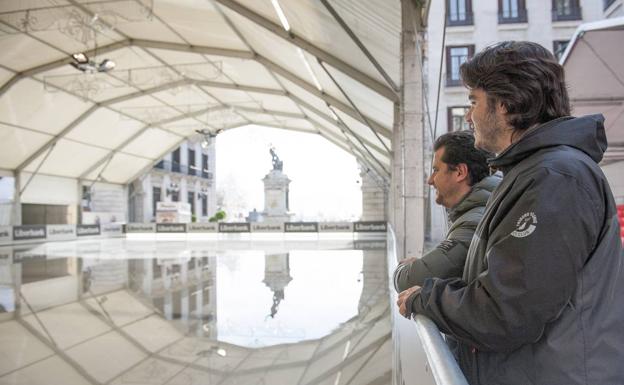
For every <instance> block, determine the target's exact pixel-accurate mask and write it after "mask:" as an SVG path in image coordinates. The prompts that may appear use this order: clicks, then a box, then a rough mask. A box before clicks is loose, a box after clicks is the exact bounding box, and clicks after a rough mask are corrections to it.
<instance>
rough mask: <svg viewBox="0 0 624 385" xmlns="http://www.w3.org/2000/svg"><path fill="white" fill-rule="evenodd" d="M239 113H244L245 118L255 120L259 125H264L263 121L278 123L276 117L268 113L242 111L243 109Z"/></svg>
mask: <svg viewBox="0 0 624 385" xmlns="http://www.w3.org/2000/svg"><path fill="white" fill-rule="evenodd" d="M239 113H240V114H241V115H243V116H244V117H245V118H247V119H248V120H249V121H250V122H253V123H254V124H257V125H262V123H268V124H276V119H275V117H274V116H273V115H270V114H268V113H257V112H250V111H242V110H240V111H239Z"/></svg>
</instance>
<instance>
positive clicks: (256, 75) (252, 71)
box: [209, 55, 280, 89]
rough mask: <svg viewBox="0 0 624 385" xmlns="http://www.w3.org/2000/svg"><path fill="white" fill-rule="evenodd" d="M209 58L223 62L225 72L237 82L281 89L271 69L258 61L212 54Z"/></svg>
mask: <svg viewBox="0 0 624 385" xmlns="http://www.w3.org/2000/svg"><path fill="white" fill-rule="evenodd" d="M209 58H210V59H211V60H215V61H217V62H219V63H221V66H222V70H223V73H224V74H225V75H227V76H228V77H229V78H230V79H231V80H233V81H234V83H236V84H243V85H246V86H254V87H265V88H272V89H280V86H279V84H277V83H276V82H275V80H273V77H272V76H271V74H270V73H269V71H268V70H267V69H266V68H265V67H264V66H263V65H262V64H260V63H258V62H256V61H253V60H248V59H239V58H233V57H222V56H212V55H211V56H209ZM219 81H221V79H219Z"/></svg>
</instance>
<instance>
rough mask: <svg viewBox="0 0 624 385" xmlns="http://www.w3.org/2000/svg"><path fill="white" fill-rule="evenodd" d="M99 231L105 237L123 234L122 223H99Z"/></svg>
mask: <svg viewBox="0 0 624 385" xmlns="http://www.w3.org/2000/svg"><path fill="white" fill-rule="evenodd" d="M100 233H101V234H102V235H103V236H105V237H119V236H122V235H123V225H121V224H119V223H108V224H105V225H100Z"/></svg>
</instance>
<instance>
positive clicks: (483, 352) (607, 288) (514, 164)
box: [397, 41, 624, 385]
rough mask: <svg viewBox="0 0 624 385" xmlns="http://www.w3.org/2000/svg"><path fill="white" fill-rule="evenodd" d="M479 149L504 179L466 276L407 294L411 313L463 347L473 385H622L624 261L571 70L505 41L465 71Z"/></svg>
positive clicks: (594, 132)
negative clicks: (571, 87)
mask: <svg viewBox="0 0 624 385" xmlns="http://www.w3.org/2000/svg"><path fill="white" fill-rule="evenodd" d="M460 73H461V77H462V80H463V82H464V84H465V86H466V87H467V88H468V89H469V91H470V96H469V99H470V102H471V107H470V110H469V111H468V113H467V116H466V117H467V120H468V121H469V123H471V124H472V125H473V126H474V130H475V138H476V141H475V143H476V146H477V147H480V148H482V149H485V150H488V151H490V152H493V153H495V154H496V156H495V157H494V158H492V159H490V160H489V165H490V166H491V167H493V168H495V169H497V170H499V171H501V172H502V173H503V174H504V176H503V180H502V182H501V184H500V185H499V186H498V188H497V189H496V190H495V191H494V192H493V194H492V196H491V197H490V200H489V201H488V203H487V205H486V208H485V213H484V215H483V219H482V221H481V222H480V224H479V226H478V227H477V229H476V232H475V236H474V238H473V240H472V243H471V245H470V249H469V251H468V256H467V259H466V265H465V267H464V272H463V276H462V277H461V278H451V279H438V278H433V279H427V280H425V281H424V283H423V284H422V285H421V287H414V288H410V289H408V290H405V291H403V292H402V293H401V294H400V295H399V300H398V301H397V305H398V306H399V311H400V312H401V314H403V315H405V316H410V315H411V314H423V315H425V316H428V317H430V318H431V319H432V320H433V321H434V322H435V323H436V324H437V325H438V327H439V328H440V330H442V331H443V332H444V333H447V334H450V335H451V336H453V337H454V339H455V340H457V341H458V345H459V346H458V351H457V353H458V360H459V364H460V367H461V368H462V370H463V371H464V373H465V375H466V377H467V379H468V381H469V382H470V384H472V385H476V384H481V385H486V384H506V385H514V384H517V385H527V384H548V385H576V384H579V385H580V384H583V385H597V384H624V365H622V362H624V306H622V298H624V264H623V263H622V259H623V257H622V253H621V247H622V245H621V240H620V237H619V225H618V220H617V212H616V206H615V202H614V199H613V194H612V193H611V189H610V187H609V184H608V182H607V180H606V178H605V176H604V174H603V173H602V170H601V169H600V167H599V166H598V163H599V162H600V161H601V159H602V157H603V154H604V152H605V151H606V148H607V142H606V136H605V130H604V125H603V122H604V118H603V116H602V115H591V116H583V117H577V118H575V117H572V116H570V106H569V99H568V94H567V90H566V85H565V80H564V72H563V68H562V67H561V65H559V64H558V63H557V60H556V59H555V57H554V56H553V55H552V54H551V53H550V52H549V51H548V50H546V49H545V48H544V47H542V46H540V45H539V44H536V43H531V42H515V41H509V42H503V43H499V44H496V45H494V46H491V47H488V48H486V49H484V50H483V51H481V52H479V53H478V54H477V55H475V56H474V57H473V58H472V59H470V60H468V61H467V62H466V63H464V64H463V65H462V66H461V68H460Z"/></svg>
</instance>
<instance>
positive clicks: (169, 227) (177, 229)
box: [156, 223, 186, 233]
mask: <svg viewBox="0 0 624 385" xmlns="http://www.w3.org/2000/svg"><path fill="white" fill-rule="evenodd" d="M156 232H157V233H186V225H185V224H184V223H157V224H156Z"/></svg>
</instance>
